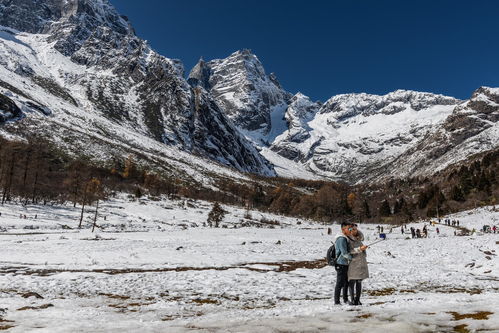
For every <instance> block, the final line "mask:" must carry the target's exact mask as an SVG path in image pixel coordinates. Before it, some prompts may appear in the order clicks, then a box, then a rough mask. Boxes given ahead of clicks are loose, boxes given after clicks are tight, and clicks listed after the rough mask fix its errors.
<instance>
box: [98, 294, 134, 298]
mask: <svg viewBox="0 0 499 333" xmlns="http://www.w3.org/2000/svg"><path fill="white" fill-rule="evenodd" d="M99 295H100V296H106V297H109V298H113V299H121V300H126V299H129V298H130V296H122V295H114V294H105V293H100V294H99Z"/></svg>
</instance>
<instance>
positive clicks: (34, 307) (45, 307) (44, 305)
mask: <svg viewBox="0 0 499 333" xmlns="http://www.w3.org/2000/svg"><path fill="white" fill-rule="evenodd" d="M53 306H54V304H50V303H48V304H42V305H39V306H23V307H22V308H19V309H17V311H25V310H42V309H47V308H51V307H53Z"/></svg>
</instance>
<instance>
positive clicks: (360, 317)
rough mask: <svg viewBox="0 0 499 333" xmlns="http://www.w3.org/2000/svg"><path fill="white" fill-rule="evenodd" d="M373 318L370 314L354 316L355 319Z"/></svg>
mask: <svg viewBox="0 0 499 333" xmlns="http://www.w3.org/2000/svg"><path fill="white" fill-rule="evenodd" d="M372 316H373V314H372V313H364V314H361V315H358V316H356V317H355V318H359V319H367V318H371V317H372Z"/></svg>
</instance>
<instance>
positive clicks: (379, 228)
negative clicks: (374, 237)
mask: <svg viewBox="0 0 499 333" xmlns="http://www.w3.org/2000/svg"><path fill="white" fill-rule="evenodd" d="M376 229H378V234H379V233H380V232H381V231H380V230H381V227H380V226H379V225H378V226H377V227H376Z"/></svg>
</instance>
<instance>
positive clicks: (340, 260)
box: [334, 222, 354, 304]
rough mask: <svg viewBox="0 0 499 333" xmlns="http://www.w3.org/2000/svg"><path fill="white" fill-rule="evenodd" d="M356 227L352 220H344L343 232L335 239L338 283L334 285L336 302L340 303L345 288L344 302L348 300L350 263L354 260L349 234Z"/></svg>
mask: <svg viewBox="0 0 499 333" xmlns="http://www.w3.org/2000/svg"><path fill="white" fill-rule="evenodd" d="M353 229H354V224H353V223H351V222H343V223H342V224H341V234H339V235H337V236H336V240H335V241H334V245H335V252H336V253H335V254H336V265H335V266H334V268H335V270H336V285H335V287H334V304H340V294H341V291H342V290H343V303H347V302H348V295H347V292H346V291H347V287H348V264H349V263H350V261H351V260H352V255H351V254H350V249H349V245H348V238H347V237H348V236H350V235H351V233H352V230H353Z"/></svg>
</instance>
